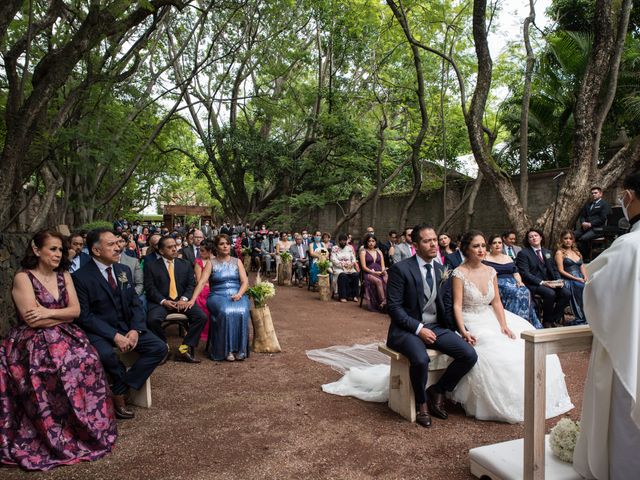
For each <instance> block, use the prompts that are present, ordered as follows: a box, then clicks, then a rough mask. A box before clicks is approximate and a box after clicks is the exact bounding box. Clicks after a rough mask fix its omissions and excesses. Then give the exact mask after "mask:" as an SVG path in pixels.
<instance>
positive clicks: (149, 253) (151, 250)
mask: <svg viewBox="0 0 640 480" xmlns="http://www.w3.org/2000/svg"><path fill="white" fill-rule="evenodd" d="M161 238H162V235H160V234H159V233H153V234H151V235H150V236H149V241H148V245H147V248H146V250H145V251H144V253H143V257H142V266H143V268H144V266H145V265H148V264H149V263H152V262H155V261H156V260H159V259H160V254H159V253H158V242H159V241H160V239H161Z"/></svg>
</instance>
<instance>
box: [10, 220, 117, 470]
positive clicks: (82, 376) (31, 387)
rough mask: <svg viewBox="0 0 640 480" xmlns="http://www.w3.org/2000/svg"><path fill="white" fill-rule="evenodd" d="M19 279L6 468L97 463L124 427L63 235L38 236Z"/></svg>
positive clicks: (46, 233)
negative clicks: (89, 333)
mask: <svg viewBox="0 0 640 480" xmlns="http://www.w3.org/2000/svg"><path fill="white" fill-rule="evenodd" d="M21 266H22V270H20V271H19V272H18V273H16V275H15V277H14V283H13V290H12V296H13V301H14V304H15V306H16V311H17V314H18V325H16V326H15V327H14V328H12V329H11V330H10V331H9V334H8V335H7V336H6V338H5V339H4V340H3V341H2V342H1V343H0V463H2V464H5V465H14V466H20V467H21V468H24V469H26V470H49V469H51V468H54V467H57V466H60V465H71V464H74V463H78V462H80V461H86V460H96V459H98V458H100V457H103V456H104V455H106V454H107V453H109V452H110V451H111V449H112V447H113V444H114V443H115V440H116V423H115V416H114V411H113V405H112V403H111V400H110V398H109V387H108V385H107V381H106V378H105V374H104V370H103V368H102V364H101V363H100V358H99V357H98V354H97V353H96V351H95V349H94V348H93V347H92V346H91V344H90V343H89V340H88V339H87V337H86V335H85V334H84V332H83V331H82V330H81V329H80V328H79V327H77V326H76V325H74V324H73V323H72V322H73V320H74V319H75V318H76V317H78V315H79V314H80V304H79V303H78V297H77V295H76V291H75V288H74V286H73V282H72V280H71V275H70V274H69V273H68V272H67V269H68V267H69V260H68V254H67V252H66V246H65V242H64V239H63V237H62V235H61V234H60V233H58V232H53V231H46V230H45V231H41V232H38V233H37V234H35V236H34V237H33V239H32V240H31V242H29V245H28V246H27V251H26V253H25V256H24V258H23V259H22V262H21Z"/></svg>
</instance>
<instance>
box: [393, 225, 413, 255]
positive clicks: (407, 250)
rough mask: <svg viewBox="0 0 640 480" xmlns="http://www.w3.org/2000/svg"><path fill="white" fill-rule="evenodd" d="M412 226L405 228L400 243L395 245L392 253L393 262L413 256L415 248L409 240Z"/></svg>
mask: <svg viewBox="0 0 640 480" xmlns="http://www.w3.org/2000/svg"><path fill="white" fill-rule="evenodd" d="M411 232H413V229H412V228H405V229H404V232H403V234H402V238H401V239H400V243H398V245H396V248H395V252H394V253H393V263H398V262H399V261H401V260H404V259H405V258H409V257H413V256H414V255H415V253H416V249H415V248H414V246H413V242H412V241H411Z"/></svg>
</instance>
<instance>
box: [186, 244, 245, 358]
mask: <svg viewBox="0 0 640 480" xmlns="http://www.w3.org/2000/svg"><path fill="white" fill-rule="evenodd" d="M214 244H215V249H216V256H215V257H213V258H212V259H211V261H210V262H208V263H207V265H205V267H204V270H203V271H202V276H201V277H200V281H199V282H198V285H197V286H196V289H195V290H194V292H193V296H192V297H191V301H192V302H193V301H195V299H196V298H198V295H199V294H200V292H201V291H202V289H203V288H204V286H205V285H206V284H207V283H209V284H210V285H211V293H210V294H209V298H208V299H207V308H208V309H209V312H210V313H211V316H212V318H215V319H216V321H215V322H214V323H213V324H212V327H213V331H212V334H211V341H210V342H209V351H208V352H207V353H208V354H209V358H211V359H212V360H216V361H219V362H220V361H223V360H227V361H228V362H233V361H235V360H244V359H245V358H246V357H247V356H248V355H249V299H248V297H247V295H245V294H246V292H247V288H248V287H249V280H248V278H247V272H245V270H244V265H243V264H242V260H240V259H237V258H233V257H231V239H230V238H229V236H228V235H223V234H221V235H218V236H217V237H216V238H215V239H214Z"/></svg>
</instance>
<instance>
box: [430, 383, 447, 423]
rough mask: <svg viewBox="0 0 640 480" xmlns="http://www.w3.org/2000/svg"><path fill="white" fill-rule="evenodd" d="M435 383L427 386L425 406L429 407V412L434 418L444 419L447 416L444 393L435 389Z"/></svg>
mask: <svg viewBox="0 0 640 480" xmlns="http://www.w3.org/2000/svg"><path fill="white" fill-rule="evenodd" d="M434 387H435V385H431V386H430V387H429V388H427V407H429V413H430V414H431V415H433V416H434V417H436V418H440V419H442V420H446V419H447V418H449V415H448V414H447V412H446V410H445V409H444V393H440V392H438V391H436V389H435V388H434Z"/></svg>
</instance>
